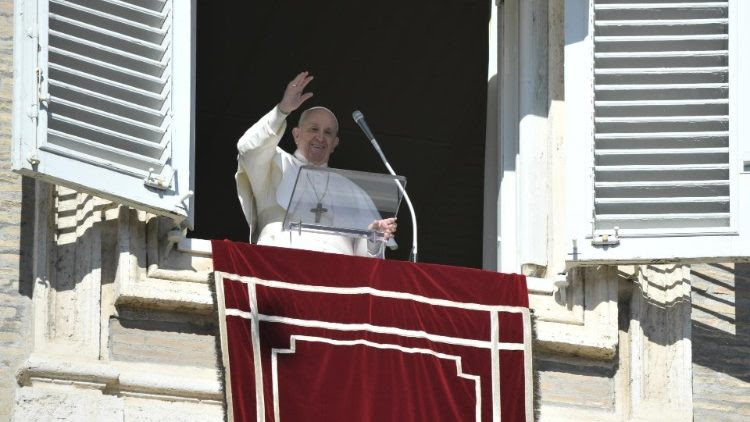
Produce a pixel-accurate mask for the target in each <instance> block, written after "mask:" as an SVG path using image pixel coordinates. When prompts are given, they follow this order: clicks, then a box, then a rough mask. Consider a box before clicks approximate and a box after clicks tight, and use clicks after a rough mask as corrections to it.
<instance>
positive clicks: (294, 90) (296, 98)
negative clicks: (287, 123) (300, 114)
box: [279, 72, 313, 114]
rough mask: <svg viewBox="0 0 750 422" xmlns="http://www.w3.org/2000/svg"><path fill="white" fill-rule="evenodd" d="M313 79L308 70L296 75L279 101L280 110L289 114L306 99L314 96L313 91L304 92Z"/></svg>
mask: <svg viewBox="0 0 750 422" xmlns="http://www.w3.org/2000/svg"><path fill="white" fill-rule="evenodd" d="M312 80H313V77H312V76H310V75H309V73H308V72H301V73H300V74H299V75H297V76H295V77H294V79H292V80H291V81H290V82H289V83H288V84H287V85H286V90H285V91H284V96H283V97H282V98H281V102H279V110H280V111H281V112H282V113H284V114H289V113H291V112H293V111H294V110H296V109H298V108H299V106H301V105H302V103H304V102H305V101H307V100H308V99H310V97H312V96H313V93H312V92H307V93H303V92H302V91H304V90H305V87H306V86H307V84H309V83H310V81H312Z"/></svg>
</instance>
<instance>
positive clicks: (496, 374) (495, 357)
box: [490, 312, 501, 422]
mask: <svg viewBox="0 0 750 422" xmlns="http://www.w3.org/2000/svg"><path fill="white" fill-rule="evenodd" d="M490 321H491V323H490V330H491V332H490V338H491V342H492V347H491V348H490V367H491V368H492V369H491V370H490V373H491V374H492V422H500V420H501V419H500V351H499V350H498V348H499V344H500V316H499V315H498V313H497V312H491V313H490Z"/></svg>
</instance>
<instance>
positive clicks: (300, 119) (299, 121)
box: [297, 106, 339, 135]
mask: <svg viewBox="0 0 750 422" xmlns="http://www.w3.org/2000/svg"><path fill="white" fill-rule="evenodd" d="M317 110H325V111H327V112H329V113H331V116H333V120H334V121H335V122H336V134H337V135H338V133H339V119H337V118H336V114H334V113H333V112H332V111H331V110H330V109H329V108H328V107H323V106H315V107H310V108H308V109H307V110H305V111H303V112H302V114H300V115H299V120H298V121H297V126H302V122H304V121H305V119H306V118H307V115H308V113H310V112H312V111H317Z"/></svg>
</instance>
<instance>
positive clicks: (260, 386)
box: [227, 284, 266, 422]
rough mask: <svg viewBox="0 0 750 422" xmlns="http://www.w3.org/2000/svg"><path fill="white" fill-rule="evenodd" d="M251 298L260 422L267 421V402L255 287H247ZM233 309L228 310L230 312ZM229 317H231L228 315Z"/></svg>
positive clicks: (257, 416) (257, 412)
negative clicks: (264, 389)
mask: <svg viewBox="0 0 750 422" xmlns="http://www.w3.org/2000/svg"><path fill="white" fill-rule="evenodd" d="M247 293H248V297H249V298H250V311H251V313H250V314H249V318H248V319H249V320H250V331H251V334H250V335H251V336H252V343H253V364H254V366H255V402H256V404H255V415H256V420H257V421H258V422H265V420H266V402H265V397H264V394H263V363H262V361H261V357H260V331H258V330H259V329H260V322H259V321H258V298H257V296H256V295H255V285H250V284H249V285H248V286H247ZM230 310H231V309H227V311H230ZM227 315H231V314H230V313H227Z"/></svg>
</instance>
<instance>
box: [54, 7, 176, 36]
mask: <svg viewBox="0 0 750 422" xmlns="http://www.w3.org/2000/svg"><path fill="white" fill-rule="evenodd" d="M53 5H59V6H60V8H59V9H58V10H65V11H67V12H68V13H71V14H73V16H75V17H77V18H78V19H79V20H81V18H82V17H83V16H86V15H89V16H94V17H95V18H94V19H96V18H98V19H96V21H97V22H100V21H103V20H105V21H107V23H108V27H109V28H110V29H114V30H116V31H117V32H119V33H121V34H130V35H132V36H137V37H141V38H142V39H144V40H150V41H152V42H155V43H161V40H164V39H165V36H166V34H167V28H164V27H160V26H151V25H146V24H142V23H140V22H136V21H134V20H132V19H125V18H123V17H121V16H117V15H113V14H110V13H105V12H102V11H99V10H96V9H92V8H89V7H86V6H85V5H81V4H76V3H74V2H71V1H67V0H50V8H52V7H54V6H53ZM53 10H54V9H53Z"/></svg>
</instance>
